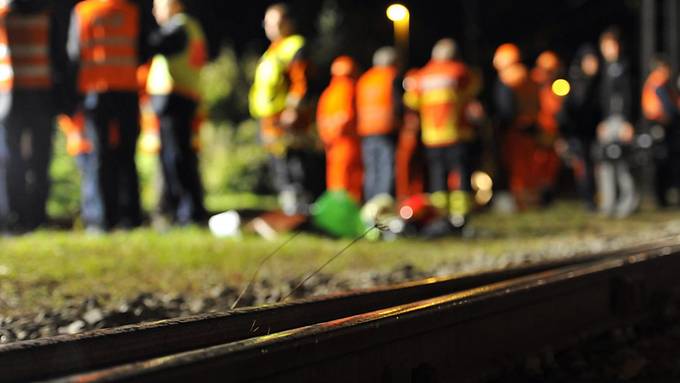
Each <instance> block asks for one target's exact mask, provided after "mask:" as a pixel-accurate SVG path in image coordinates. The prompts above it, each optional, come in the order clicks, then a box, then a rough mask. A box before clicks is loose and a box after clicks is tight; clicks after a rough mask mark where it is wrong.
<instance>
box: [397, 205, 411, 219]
mask: <svg viewBox="0 0 680 383" xmlns="http://www.w3.org/2000/svg"><path fill="white" fill-rule="evenodd" d="M399 216H400V217H401V218H402V219H405V220H407V221H408V220H409V219H411V218H413V208H412V207H410V206H403V207H402V208H401V209H399Z"/></svg>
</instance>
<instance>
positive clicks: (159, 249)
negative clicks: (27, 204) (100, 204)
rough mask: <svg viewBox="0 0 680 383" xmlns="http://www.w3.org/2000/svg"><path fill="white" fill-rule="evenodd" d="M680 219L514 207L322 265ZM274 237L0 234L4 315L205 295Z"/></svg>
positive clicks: (454, 251) (567, 238)
mask: <svg viewBox="0 0 680 383" xmlns="http://www.w3.org/2000/svg"><path fill="white" fill-rule="evenodd" d="M676 222H680V213H673V212H664V213H651V212H649V213H641V214H638V215H636V216H634V217H632V218H630V219H627V220H622V221H612V220H608V219H605V218H601V217H597V216H593V215H588V214H585V213H584V212H582V211H581V210H580V209H579V208H578V206H577V205H575V204H571V203H562V204H559V205H557V206H556V207H555V208H553V209H551V210H549V211H535V212H528V213H524V214H521V215H518V216H503V215H496V214H490V213H486V214H482V215H480V216H478V217H476V219H475V221H474V222H473V226H474V227H475V228H476V229H477V236H476V237H475V239H468V240H456V239H450V240H442V241H432V242H425V241H415V240H398V241H394V242H366V241H364V242H360V243H358V244H357V245H356V246H355V247H353V248H352V249H351V250H350V251H348V252H347V253H346V254H345V255H344V256H343V257H341V258H339V259H338V260H337V261H335V262H334V263H332V264H331V265H330V266H329V267H328V269H327V272H329V273H333V274H340V275H351V274H354V273H358V272H363V271H368V270H374V271H378V272H381V271H389V270H392V269H394V268H396V267H400V266H403V265H406V264H410V265H413V266H415V267H417V268H419V269H423V270H434V269H436V268H437V267H438V266H440V265H444V264H450V263H453V262H461V261H465V260H470V259H472V258H475V257H481V256H487V257H496V256H499V255H502V254H504V253H507V252H517V251H523V252H546V251H551V249H553V248H555V247H556V246H564V245H565V244H569V243H575V241H576V242H577V241H587V240H588V239H592V238H597V237H598V236H601V235H605V236H608V237H611V238H626V237H630V233H632V232H641V231H648V232H651V233H652V234H653V233H654V232H655V231H657V230H660V229H661V228H664V227H667V226H668V225H670V224H674V223H676ZM284 239H285V237H284V238H281V239H280V241H282V240H284ZM278 243H279V242H267V241H264V240H262V239H260V238H258V237H255V236H245V237H244V238H242V239H240V240H230V239H217V238H214V237H212V235H211V234H210V233H209V232H208V231H207V230H204V229H199V228H186V229H176V230H171V231H169V232H164V233H159V232H155V231H152V230H150V229H143V230H138V231H134V232H131V233H125V232H116V233H113V234H111V235H108V236H101V237H92V236H87V235H85V234H84V233H82V232H38V233H35V234H31V235H27V236H23V237H18V238H6V239H0V314H3V313H10V314H25V313H32V312H35V310H36V309H37V308H43V307H59V306H60V305H63V304H65V302H68V301H72V300H77V299H81V298H83V297H87V296H92V295H97V296H105V297H109V299H110V300H111V301H113V302H115V301H117V300H119V299H121V298H126V297H131V296H134V295H136V294H137V293H140V292H147V291H155V292H167V293H176V292H185V293H189V294H201V293H203V292H205V291H207V290H209V289H210V288H211V287H214V286H216V285H220V284H224V283H227V284H233V285H240V284H242V283H244V281H245V280H247V279H248V278H249V277H250V275H251V273H252V272H253V271H254V268H255V267H256V265H257V263H258V261H259V260H260V258H261V257H262V256H264V255H266V254H267V253H269V252H270V251H271V250H272V249H274V248H275V247H276V246H277V245H278ZM346 243H347V241H346V240H329V239H326V238H322V237H318V236H313V235H307V234H303V235H301V236H299V237H297V238H296V239H295V240H294V241H293V242H292V243H291V244H290V245H289V246H287V247H285V248H284V249H283V250H282V251H281V253H280V254H278V255H277V256H276V257H274V258H273V259H272V260H271V262H269V263H268V264H267V265H266V266H265V268H264V269H263V273H262V275H263V277H266V278H268V279H269V280H270V281H272V282H273V283H278V282H280V281H282V280H286V279H290V278H295V277H297V276H299V275H300V274H303V273H305V272H308V271H310V270H312V269H314V268H315V266H316V265H319V264H321V263H323V262H324V261H325V260H326V259H327V258H328V257H330V256H332V255H333V254H334V253H335V252H337V251H338V250H339V249H341V248H342V247H343V246H344V245H345V244H346Z"/></svg>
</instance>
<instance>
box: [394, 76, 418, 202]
mask: <svg viewBox="0 0 680 383" xmlns="http://www.w3.org/2000/svg"><path fill="white" fill-rule="evenodd" d="M417 74H418V70H417V69H412V70H410V71H408V72H406V75H404V81H403V87H404V118H403V121H402V123H401V128H400V129H399V137H398V139H397V150H396V155H395V168H394V170H395V195H396V197H397V201H399V202H401V201H403V200H405V199H407V198H409V197H411V196H414V195H417V194H422V193H423V192H424V190H425V174H424V173H425V169H424V167H425V166H424V163H423V162H424V159H423V153H422V152H423V147H422V146H423V145H422V140H421V137H420V114H419V112H418V109H417V108H415V106H416V105H417V99H416V100H409V98H412V97H417V89H418V78H417V77H418V76H417ZM409 105H413V106H414V108H411V107H410V106H409Z"/></svg>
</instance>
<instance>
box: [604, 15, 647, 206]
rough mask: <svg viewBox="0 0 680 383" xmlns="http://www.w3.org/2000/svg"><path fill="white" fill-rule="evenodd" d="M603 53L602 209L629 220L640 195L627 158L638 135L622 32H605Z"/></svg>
mask: <svg viewBox="0 0 680 383" xmlns="http://www.w3.org/2000/svg"><path fill="white" fill-rule="evenodd" d="M600 53H601V54H602V57H603V58H604V66H603V68H602V77H601V79H600V108H601V110H602V119H603V120H602V122H601V123H600V124H599V125H598V127H597V140H598V146H599V151H598V157H599V158H598V160H599V161H598V162H599V163H598V165H597V180H598V186H599V187H598V190H599V192H600V196H601V205H600V210H601V211H602V212H603V213H604V214H606V215H610V216H616V217H626V216H628V215H630V214H631V213H632V212H633V211H634V210H635V209H636V208H637V205H638V195H637V191H636V187H635V180H634V178H633V175H632V174H631V171H630V165H629V163H628V158H627V157H628V153H627V152H628V150H629V147H630V144H631V142H632V140H633V134H634V129H633V125H632V124H631V122H630V121H631V119H632V106H633V104H632V103H633V99H632V97H633V93H632V88H631V80H630V73H629V70H628V65H627V63H626V62H625V61H624V59H623V57H622V55H621V38H620V32H619V30H618V29H616V28H609V29H607V30H606V31H605V32H604V33H602V35H601V36H600Z"/></svg>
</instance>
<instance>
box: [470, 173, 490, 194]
mask: <svg viewBox="0 0 680 383" xmlns="http://www.w3.org/2000/svg"><path fill="white" fill-rule="evenodd" d="M471 181H472V187H474V188H475V189H476V190H491V189H493V180H492V179H491V176H489V175H488V174H486V173H484V172H480V171H477V172H474V173H472V179H471Z"/></svg>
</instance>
